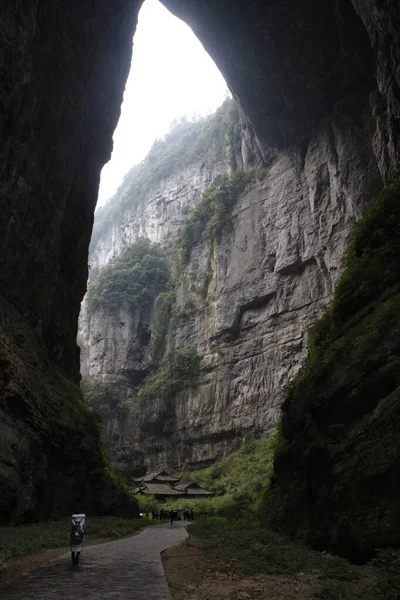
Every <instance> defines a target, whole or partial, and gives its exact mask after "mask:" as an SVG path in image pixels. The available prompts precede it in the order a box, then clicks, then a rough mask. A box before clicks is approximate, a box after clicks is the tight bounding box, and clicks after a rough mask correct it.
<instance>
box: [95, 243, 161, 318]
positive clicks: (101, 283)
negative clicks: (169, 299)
mask: <svg viewBox="0 0 400 600" xmlns="http://www.w3.org/2000/svg"><path fill="white" fill-rule="evenodd" d="M168 279H169V269H168V265H167V262H166V260H165V257H164V253H163V252H162V250H161V248H160V247H159V246H158V245H156V244H152V243H151V242H150V240H148V239H147V238H139V239H137V240H136V241H135V242H134V243H133V244H131V245H130V246H127V247H126V248H125V249H124V250H123V251H122V252H121V254H120V255H119V256H118V257H117V258H115V259H114V260H112V261H111V262H110V263H109V264H108V265H107V266H105V267H103V269H101V270H100V273H99V275H98V277H97V278H96V279H95V281H94V282H93V283H90V284H89V287H88V293H87V303H88V310H89V312H93V311H94V310H96V309H97V308H103V309H105V310H107V311H108V312H116V311H118V309H119V308H120V307H121V306H122V305H123V304H126V305H127V306H129V308H130V309H132V310H139V311H142V312H146V313H148V312H149V310H151V308H152V306H153V304H154V301H155V299H156V297H157V296H158V294H160V293H161V292H163V291H164V290H165V288H166V285H167V283H168Z"/></svg>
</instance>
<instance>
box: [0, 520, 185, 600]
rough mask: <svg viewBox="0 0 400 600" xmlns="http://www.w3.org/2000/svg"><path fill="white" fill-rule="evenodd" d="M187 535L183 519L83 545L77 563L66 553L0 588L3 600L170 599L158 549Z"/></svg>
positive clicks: (167, 546)
mask: <svg viewBox="0 0 400 600" xmlns="http://www.w3.org/2000/svg"><path fill="white" fill-rule="evenodd" d="M186 537H187V532H186V529H185V523H181V522H177V523H174V524H173V525H172V527H171V526H169V525H153V526H152V527H147V528H146V529H145V530H144V531H142V533H140V534H139V535H135V536H132V537H129V538H125V539H122V540H118V541H115V542H107V543H106V544H98V545H96V546H87V547H86V548H84V551H83V553H82V555H81V559H80V565H79V567H72V566H71V559H70V555H69V554H64V555H63V556H61V557H60V558H58V559H57V560H55V561H52V562H50V563H49V564H47V565H46V566H44V567H41V568H40V569H38V570H37V571H35V572H34V573H32V574H30V575H28V576H27V577H26V578H25V579H23V580H22V581H19V582H18V583H14V584H11V585H9V586H6V587H3V588H1V589H0V598H2V599H3V598H4V600H83V599H85V600H133V599H134V600H171V595H170V593H169V590H168V585H167V582H166V579H165V575H164V570H163V567H162V564H161V557H160V553H161V552H162V551H163V550H165V549H166V548H169V547H170V546H174V545H175V544H178V543H179V542H181V541H183V540H184V539H186Z"/></svg>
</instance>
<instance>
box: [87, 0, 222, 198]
mask: <svg viewBox="0 0 400 600" xmlns="http://www.w3.org/2000/svg"><path fill="white" fill-rule="evenodd" d="M227 95H229V91H228V88H227V85H226V83H225V80H224V78H223V76H222V75H221V73H220V71H219V70H218V68H217V66H216V65H215V63H214V61H213V59H212V58H211V57H210V56H209V54H208V53H207V52H206V51H205V49H204V48H203V46H202V44H201V42H200V41H199V40H198V38H197V37H196V35H195V34H194V33H193V31H192V30H191V29H190V27H189V26H188V25H187V24H186V23H184V22H183V21H182V20H180V19H179V18H178V17H175V16H174V15H173V14H172V13H171V12H170V11H169V10H168V9H167V8H165V6H164V5H163V4H161V2H159V1H158V0H145V2H144V3H143V4H142V7H141V10H140V12H139V18H138V25H137V28H136V31H135V34H134V38H133V52H132V62H131V68H130V73H129V76H128V79H127V82H126V87H125V92H124V100H123V103H122V107H121V116H120V119H119V122H118V125H117V127H116V129H115V132H114V136H113V141H114V149H113V153H112V157H111V160H110V161H109V162H108V163H107V164H106V165H105V167H104V168H103V171H102V174H101V182H100V189H99V196H98V207H99V206H101V205H103V204H104V203H105V202H106V201H107V199H110V198H111V197H112V196H113V195H114V194H115V192H116V190H117V188H118V186H119V184H120V183H121V182H122V180H123V177H124V176H125V175H126V173H127V172H128V171H129V170H130V169H131V168H132V166H133V165H136V164H138V163H140V162H141V161H142V160H143V158H144V157H145V155H146V154H147V152H148V151H149V150H150V148H151V146H152V144H153V143H154V142H155V140H157V139H160V138H163V137H164V135H165V134H166V133H168V132H169V131H170V129H171V127H172V126H173V125H174V124H176V123H177V122H178V121H179V120H180V119H182V118H187V119H189V120H191V119H196V118H198V117H201V116H204V115H207V114H210V113H212V112H214V111H215V110H216V109H217V108H218V106H220V105H221V104H222V102H223V100H224V98H226V97H227Z"/></svg>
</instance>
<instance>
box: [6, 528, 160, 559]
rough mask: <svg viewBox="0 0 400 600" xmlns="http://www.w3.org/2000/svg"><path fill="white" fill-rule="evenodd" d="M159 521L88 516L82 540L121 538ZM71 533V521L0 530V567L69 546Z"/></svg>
mask: <svg viewBox="0 0 400 600" xmlns="http://www.w3.org/2000/svg"><path fill="white" fill-rule="evenodd" d="M158 522H159V521H155V522H154V523H152V522H151V521H149V520H145V519H119V518H117V517H88V518H87V520H86V534H85V539H86V540H94V539H98V538H118V537H124V536H127V535H129V534H130V533H135V531H138V530H139V529H142V528H143V527H145V526H147V525H152V524H156V523H158ZM70 531H71V519H70V518H66V519H61V520H59V521H48V522H46V523H37V524H34V525H19V526H18V527H12V526H9V527H0V564H1V563H4V562H6V561H8V560H10V559H12V558H20V557H23V556H30V555H32V554H36V553H38V552H40V551H41V550H48V549H50V548H62V547H65V546H68V545H69V535H70Z"/></svg>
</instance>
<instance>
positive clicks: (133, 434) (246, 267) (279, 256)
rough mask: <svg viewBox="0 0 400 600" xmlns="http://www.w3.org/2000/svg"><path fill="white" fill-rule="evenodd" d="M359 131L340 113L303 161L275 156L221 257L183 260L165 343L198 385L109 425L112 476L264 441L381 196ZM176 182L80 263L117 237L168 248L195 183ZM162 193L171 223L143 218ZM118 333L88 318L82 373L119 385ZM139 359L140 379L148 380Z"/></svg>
mask: <svg viewBox="0 0 400 600" xmlns="http://www.w3.org/2000/svg"><path fill="white" fill-rule="evenodd" d="M368 126H369V116H368V109H367V107H366V108H365V109H364V111H362V112H361V114H360V115H359V116H358V118H357V119H355V118H354V116H353V115H352V114H346V113H345V112H342V114H340V115H338V116H337V117H336V118H334V119H332V120H329V121H327V122H326V124H325V125H324V126H323V127H321V130H320V132H319V134H318V135H316V136H315V137H314V139H313V140H312V141H311V142H310V144H309V146H308V148H307V151H306V153H305V155H304V156H303V157H301V156H300V155H299V154H298V153H292V152H290V151H287V152H280V153H279V154H278V156H277V157H276V158H275V159H272V160H271V161H270V164H269V166H268V167H264V168H262V169H257V170H255V171H253V174H252V176H251V179H250V182H249V183H248V184H247V186H246V189H245V191H244V192H243V193H242V194H241V196H240V198H239V199H238V201H237V203H236V205H235V207H234V209H233V213H232V222H231V225H230V226H228V227H226V228H225V230H224V231H223V234H222V238H221V240H220V241H219V243H217V244H214V245H210V244H208V243H206V242H205V241H204V240H203V241H201V242H199V243H197V244H196V245H195V246H194V248H193V250H192V253H191V257H190V261H189V264H188V265H187V267H186V269H185V271H184V273H183V276H182V277H181V279H180V283H179V286H178V289H177V294H176V306H175V310H176V313H178V315H179V317H178V319H177V321H176V323H175V325H174V327H173V329H172V330H171V331H170V335H169V340H168V343H169V345H170V346H173V347H176V348H180V349H182V348H189V347H195V348H196V349H197V351H198V354H199V355H200V356H201V358H202V361H201V374H200V377H199V381H198V384H197V386H196V387H194V388H192V389H189V390H185V391H183V392H180V393H178V394H177V396H176V397H175V399H174V402H173V408H172V409H171V408H169V409H168V411H166V408H165V407H166V401H165V399H163V398H154V400H153V401H152V402H151V403H150V404H148V405H146V406H143V407H141V409H140V410H139V412H137V410H136V411H134V413H133V414H131V416H127V415H126V414H125V415H124V418H123V423H122V422H121V423H120V424H119V423H118V419H116V418H115V416H112V417H111V418H110V419H108V420H107V424H106V428H107V431H108V435H109V440H110V442H111V446H112V456H113V461H114V464H115V466H116V467H117V468H119V469H121V470H124V471H127V472H132V471H134V470H135V468H137V467H139V466H141V465H143V464H145V465H146V466H148V467H149V468H156V467H161V466H168V467H169V468H171V469H177V468H182V467H183V466H189V467H191V468H196V467H197V468H198V467H201V466H203V465H205V464H208V463H210V462H212V461H214V460H216V459H217V458H219V457H220V456H221V455H223V454H224V453H226V452H229V451H232V450H233V449H234V448H236V447H237V446H238V445H240V443H241V442H242V441H243V439H244V438H245V436H247V435H259V434H261V433H265V432H269V431H272V430H273V429H274V427H275V425H276V422H277V419H278V417H279V414H280V406H281V403H282V400H283V393H284V387H285V385H286V384H287V383H288V381H290V379H291V378H292V377H293V375H294V374H295V373H296V372H297V371H298V370H299V368H300V366H301V364H302V362H303V359H304V358H305V356H306V343H307V331H308V329H309V326H310V324H311V323H312V322H313V321H314V320H315V319H316V318H317V317H318V316H320V315H321V314H322V312H323V311H324V309H325V308H326V307H327V305H328V304H329V302H330V300H331V298H332V292H333V289H334V286H335V283H336V281H337V279H338V276H339V274H340V273H341V270H342V267H343V259H344V251H345V248H346V243H347V240H348V236H349V233H350V231H351V230H352V228H353V226H354V224H355V222H356V221H357V220H358V219H359V217H360V216H361V215H362V214H363V212H364V210H365V208H366V206H367V204H368V202H369V200H370V198H371V196H372V195H373V193H374V191H376V186H377V185H378V187H379V181H380V178H379V172H378V169H377V164H376V160H375V157H374V154H373V151H372V144H371V134H370V133H369V127H368ZM184 176H187V172H186V173H184ZM182 179H183V178H182ZM180 180H181V179H177V180H176V179H174V180H172V181H170V182H168V183H167V185H164V186H163V189H162V190H160V191H159V192H157V193H154V194H152V195H151V196H150V197H149V200H148V206H146V205H145V206H142V207H140V209H139V210H137V212H136V213H135V212H132V213H130V219H131V224H128V218H127V219H126V221H124V223H125V225H124V227H123V228H122V230H121V238H118V237H116V236H115V230H112V234H111V235H110V234H109V235H108V236H107V237H106V239H105V243H104V244H103V242H102V241H101V240H100V241H99V242H98V243H97V248H98V250H95V251H94V254H92V257H91V261H93V262H94V264H96V265H97V264H100V261H102V260H103V258H102V257H103V256H104V255H103V253H102V252H103V248H104V246H105V244H106V243H107V244H108V245H109V247H110V240H111V239H112V240H113V244H114V247H116V248H117V247H119V246H120V245H121V244H123V243H124V240H125V239H126V237H125V236H126V231H129V232H132V233H130V236H131V237H130V239H131V240H132V237H133V236H134V235H140V234H143V232H148V233H149V235H153V236H156V235H157V233H156V232H158V231H159V232H168V236H167V238H164V240H163V238H162V237H158V238H155V239H158V240H161V241H164V244H165V245H166V247H167V248H168V246H169V242H170V239H171V238H173V237H174V236H175V235H176V233H177V227H179V226H180V225H181V224H182V222H183V221H184V219H185V218H186V217H187V215H188V208H189V207H190V205H191V204H192V202H193V199H194V198H195V197H196V194H194V193H193V191H192V190H191V189H190V184H191V182H193V184H194V185H195V186H196V188H195V189H196V190H198V187H197V182H198V179H196V178H192V179H186V180H184V182H185V183H184V186H183V187H182V186H181V187H179V186H177V181H180ZM204 181H209V179H208V178H207V179H205V180H204ZM167 189H169V190H171V195H170V198H171V200H170V202H169V203H168V202H167V203H166V205H167V207H169V215H170V216H169V218H168V217H167V216H166V215H165V212H164V211H162V210H159V211H158V212H156V210H155V207H156V206H158V205H157V198H165V197H166V190H167ZM175 194H176V196H175ZM174 198H175V200H174ZM185 199H186V201H185ZM174 207H175V209H174ZM182 208H183V211H182V212H179V210H182ZM157 218H160V222H158V221H157ZM139 224H140V225H139ZM160 235H161V234H160ZM117 321H118V320H117ZM117 321H115V322H113V323H112V324H111V323H110V321H109V320H108V319H107V318H105V317H104V315H102V314H95V315H93V316H92V324H91V326H90V333H89V338H88V345H89V347H90V358H89V361H88V362H87V363H86V366H85V373H87V374H89V375H92V376H93V375H96V376H99V375H100V376H103V378H104V377H106V378H110V377H111V378H113V377H114V378H116V380H119V381H121V380H122V379H124V377H125V374H124V370H125V366H124V365H123V364H122V363H124V361H126V357H127V355H128V354H129V351H132V352H133V353H134V354H135V350H134V349H135V348H136V344H137V336H133V337H132V339H131V340H130V343H129V342H128V344H127V343H126V340H127V338H124V340H122V337H123V335H124V332H125V334H126V335H127V336H130V335H132V327H131V326H129V325H126V324H127V323H128V322H129V319H127V318H125V317H124V318H122V319H119V321H118V322H117ZM126 328H127V329H126ZM128 330H129V333H128ZM150 331H151V325H150ZM106 347H107V348H110V351H109V352H108V351H107V352H106V351H104V349H105V348H106ZM128 347H129V351H128ZM141 352H142V354H141V356H142V359H141V360H142V362H140V361H139V362H138V363H137V365H136V368H137V370H138V371H140V370H141V369H146V368H147V367H148V363H147V364H146V359H145V358H143V357H144V356H145V355H146V351H144V350H143V348H142V350H141ZM143 361H144V362H143ZM124 364H125V365H126V362H125V363H124ZM125 381H126V378H125ZM131 381H132V380H131Z"/></svg>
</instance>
